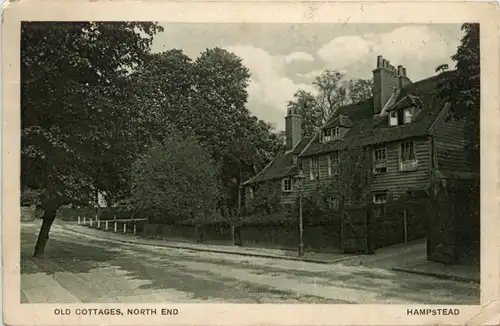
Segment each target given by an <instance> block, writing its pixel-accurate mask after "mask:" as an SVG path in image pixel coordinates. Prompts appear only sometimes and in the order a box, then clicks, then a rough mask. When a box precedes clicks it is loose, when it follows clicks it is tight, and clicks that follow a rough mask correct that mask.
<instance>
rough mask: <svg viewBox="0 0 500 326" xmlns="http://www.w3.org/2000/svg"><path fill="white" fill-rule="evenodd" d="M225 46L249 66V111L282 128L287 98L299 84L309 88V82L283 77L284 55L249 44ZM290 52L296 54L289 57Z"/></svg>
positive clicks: (291, 96) (289, 98)
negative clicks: (298, 81)
mask: <svg viewBox="0 0 500 326" xmlns="http://www.w3.org/2000/svg"><path fill="white" fill-rule="evenodd" d="M226 50H228V51H230V52H233V53H235V54H236V55H237V56H239V57H240V58H241V59H242V60H243V64H244V65H245V66H246V67H247V68H248V69H249V70H250V73H251V78H250V85H249V87H248V94H249V99H248V105H249V109H250V110H251V112H252V113H253V114H254V115H256V116H258V117H259V118H260V119H263V120H266V121H269V122H272V123H275V124H276V125H277V127H278V128H282V127H283V125H284V117H285V112H286V105H287V103H288V101H290V100H291V99H292V98H293V94H294V93H295V92H296V91H297V90H298V89H299V88H301V89H304V90H308V91H311V90H312V86H311V85H309V84H305V83H295V82H294V81H293V80H292V79H290V78H288V77H285V61H286V58H287V57H288V56H279V55H276V56H272V55H271V54H269V52H267V51H265V50H263V49H261V48H257V47H254V46H250V45H234V46H228V47H226ZM295 53H298V52H295ZM292 54H293V53H292ZM294 56H295V57H296V55H293V56H292V57H294Z"/></svg>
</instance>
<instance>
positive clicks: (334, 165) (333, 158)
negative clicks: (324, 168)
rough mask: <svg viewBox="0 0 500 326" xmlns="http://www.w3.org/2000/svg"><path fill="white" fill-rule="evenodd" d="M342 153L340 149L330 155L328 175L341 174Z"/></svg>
mask: <svg viewBox="0 0 500 326" xmlns="http://www.w3.org/2000/svg"><path fill="white" fill-rule="evenodd" d="M339 165H340V153H339V152H338V151H336V152H333V153H331V154H330V155H328V175H329V176H332V175H339Z"/></svg>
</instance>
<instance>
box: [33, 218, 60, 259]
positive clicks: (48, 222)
mask: <svg viewBox="0 0 500 326" xmlns="http://www.w3.org/2000/svg"><path fill="white" fill-rule="evenodd" d="M56 211H57V210H54V209H50V210H45V211H44V214H43V217H42V220H43V221H42V226H41V228H40V233H38V240H37V241H36V245H35V252H34V254H33V257H43V254H44V252H45V245H46V244H47V240H49V232H50V227H51V226H52V223H53V222H54V219H55V217H56Z"/></svg>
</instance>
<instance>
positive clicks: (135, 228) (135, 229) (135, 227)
mask: <svg viewBox="0 0 500 326" xmlns="http://www.w3.org/2000/svg"><path fill="white" fill-rule="evenodd" d="M136 233H137V225H136V224H135V223H134V235H136Z"/></svg>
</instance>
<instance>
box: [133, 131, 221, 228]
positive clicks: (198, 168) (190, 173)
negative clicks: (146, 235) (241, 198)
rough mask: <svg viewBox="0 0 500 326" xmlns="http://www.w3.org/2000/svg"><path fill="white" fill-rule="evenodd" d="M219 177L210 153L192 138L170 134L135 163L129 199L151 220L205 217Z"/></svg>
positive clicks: (213, 199)
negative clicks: (130, 197)
mask: <svg viewBox="0 0 500 326" xmlns="http://www.w3.org/2000/svg"><path fill="white" fill-rule="evenodd" d="M219 180H220V178H219V175H218V168H217V166H216V164H214V162H213V161H212V159H211V157H210V153H209V152H208V151H207V150H206V149H205V148H203V147H202V146H201V145H200V143H199V142H198V141H197V140H196V139H195V138H194V137H189V136H188V137H183V136H179V135H178V134H176V133H171V134H170V135H168V136H166V137H165V138H164V140H163V142H161V143H159V142H158V143H154V144H153V145H152V146H151V148H150V149H149V150H148V151H147V152H146V153H145V154H143V155H142V156H141V157H140V158H139V159H138V160H137V161H136V162H135V163H134V165H133V168H132V185H133V191H132V199H133V202H134V204H135V207H137V208H140V209H141V213H143V214H145V215H144V216H148V217H149V218H150V219H151V220H152V221H154V223H161V222H170V223H172V222H175V221H178V220H182V219H192V218H204V217H207V218H208V217H209V215H210V214H212V213H213V210H214V208H215V207H214V203H215V202H216V201H217V198H218V194H219V190H220V187H219Z"/></svg>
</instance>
